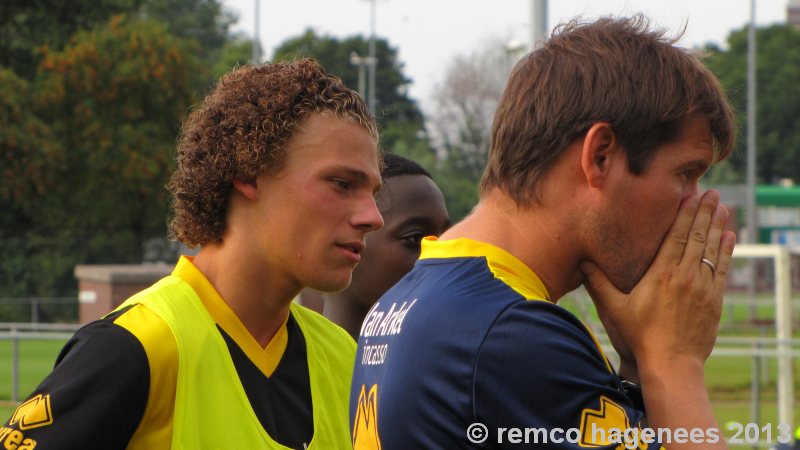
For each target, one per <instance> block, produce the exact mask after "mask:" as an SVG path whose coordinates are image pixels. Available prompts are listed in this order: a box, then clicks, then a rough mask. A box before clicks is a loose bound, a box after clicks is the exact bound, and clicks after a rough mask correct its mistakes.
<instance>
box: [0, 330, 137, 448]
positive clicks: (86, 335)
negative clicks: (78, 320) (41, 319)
mask: <svg viewBox="0 0 800 450" xmlns="http://www.w3.org/2000/svg"><path fill="white" fill-rule="evenodd" d="M149 383H150V371H149V366H148V360H147V355H146V353H145V351H144V348H143V347H142V344H141V343H140V342H139V340H138V339H137V338H136V337H135V336H134V335H133V334H131V333H130V332H129V331H127V330H126V329H124V328H122V327H120V326H118V325H115V324H113V323H112V321H111V320H108V319H104V320H100V321H97V322H93V323H92V324H89V325H87V326H86V327H84V328H82V329H81V330H79V331H78V332H77V333H76V334H75V335H74V336H73V337H72V338H71V339H70V340H69V341H68V342H67V344H66V345H65V346H64V348H63V349H62V350H61V353H60V354H59V356H58V358H57V360H56V364H55V367H54V369H53V371H52V372H51V373H50V375H48V376H47V378H45V379H44V381H42V383H41V384H40V385H39V386H38V387H37V388H36V390H35V391H34V392H33V394H31V396H30V397H28V399H27V400H26V401H25V402H23V403H22V404H21V405H20V407H19V408H17V410H16V411H15V412H14V413H13V415H12V417H11V418H10V419H9V420H8V421H7V422H6V425H5V427H4V428H3V429H2V431H0V444H4V445H5V448H15V447H13V444H16V445H18V447H16V448H17V449H18V450H23V449H26V448H31V449H32V448H34V447H35V448H36V449H38V450H47V449H59V450H67V449H105V450H113V449H124V448H125V447H126V446H127V444H128V441H129V440H130V438H131V436H132V435H133V433H134V432H135V431H136V428H137V426H138V425H139V422H140V421H141V419H142V415H143V413H144V410H145V406H146V404H147V396H148V392H149Z"/></svg>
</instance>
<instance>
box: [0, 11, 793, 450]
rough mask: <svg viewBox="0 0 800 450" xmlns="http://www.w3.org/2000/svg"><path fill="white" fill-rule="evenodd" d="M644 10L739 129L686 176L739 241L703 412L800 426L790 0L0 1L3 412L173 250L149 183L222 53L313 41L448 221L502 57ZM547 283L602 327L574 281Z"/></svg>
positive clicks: (154, 185) (224, 57) (478, 163)
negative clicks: (582, 23)
mask: <svg viewBox="0 0 800 450" xmlns="http://www.w3.org/2000/svg"><path fill="white" fill-rule="evenodd" d="M640 11H641V12H643V13H645V14H646V15H647V16H649V17H650V18H651V19H652V21H653V24H654V26H656V27H663V28H667V29H668V30H670V34H672V35H678V34H680V33H681V31H682V30H683V38H682V39H681V41H680V43H681V45H683V46H685V47H689V48H695V49H698V50H702V51H704V52H705V54H706V61H707V64H708V66H709V67H710V68H711V69H712V70H713V71H714V72H715V73H716V74H717V76H718V77H719V78H720V80H721V81H722V83H723V85H724V86H725V88H726V90H727V92H728V94H729V96H730V98H731V101H732V102H733V104H734V106H735V108H736V111H737V119H738V123H739V125H740V134H739V136H738V144H737V149H736V151H735V152H734V154H733V156H732V157H731V158H730V160H729V161H727V162H725V163H722V164H719V165H717V166H715V167H714V168H713V169H712V170H711V171H710V172H709V174H708V175H706V177H705V178H704V180H703V182H704V184H705V187H713V188H715V189H718V190H720V192H721V194H722V197H723V201H725V202H726V203H727V204H728V205H729V206H730V208H731V209H732V211H733V212H734V214H733V220H731V223H730V224H729V226H730V228H731V229H733V230H734V231H736V232H737V234H738V235H739V242H740V243H744V244H746V245H744V246H740V247H741V249H742V250H741V251H739V250H738V249H737V252H738V254H737V258H736V264H735V270H734V273H733V276H732V279H731V283H730V289H729V293H728V294H727V295H726V307H725V312H724V315H723V319H722V324H721V337H720V340H719V342H718V349H716V350H715V352H714V354H712V357H711V358H710V359H709V363H708V385H709V388H710V389H711V393H712V398H713V402H714V405H715V408H716V409H717V414H718V418H719V419H720V423H722V424H724V423H726V422H728V421H738V422H740V423H742V424H745V423H748V422H753V423H757V424H759V426H762V425H768V424H772V425H775V426H774V427H773V429H772V439H771V441H772V443H771V444H773V445H774V443H775V440H776V439H775V438H776V436H777V434H778V430H777V424H778V422H779V421H780V420H785V421H788V422H789V423H787V426H790V427H791V430H792V432H794V430H795V429H796V428H797V426H798V425H800V423H798V420H799V419H798V418H800V411H799V410H798V394H797V393H798V392H800V382H798V380H797V378H798V377H797V376H796V374H797V373H798V369H800V340H799V339H798V338H799V337H800V334H798V332H797V331H796V330H799V329H800V319H799V318H798V317H799V316H798V311H800V294H798V289H800V256H798V255H800V187H798V186H797V185H796V184H795V183H796V182H797V181H798V178H800V1H797V0H792V1H787V0H758V1H755V0H749V1H746V0H733V1H731V0H709V1H703V2H698V1H690V0H685V1H684V0H673V1H670V2H664V1H655V0H653V1H645V0H639V1H575V0H560V1H557V2H549V3H548V2H547V1H545V0H495V1H491V2H489V1H485V0H483V1H480V0H337V1H330V0H327V1H326V0H292V1H288V0H70V1H64V0H3V1H2V2H1V3H0V361H2V364H0V405H5V408H6V409H0V412H6V411H8V412H10V411H11V410H13V407H14V406H15V405H16V402H17V401H18V400H19V398H20V397H21V396H24V395H27V393H28V392H30V390H31V389H33V387H35V386H36V385H37V384H38V383H39V381H40V380H41V379H42V377H44V376H45V375H46V374H47V373H48V372H49V370H50V369H51V368H52V364H53V361H54V359H55V355H56V354H57V352H58V349H59V348H60V346H61V345H62V344H63V342H64V340H65V339H66V338H68V337H69V336H70V335H71V333H72V332H74V330H75V327H76V326H77V325H76V324H79V323H82V322H87V321H89V320H92V319H95V318H98V317H100V316H101V315H103V314H105V313H106V312H108V311H109V310H110V309H111V308H113V307H114V306H115V305H116V304H118V303H119V302H121V301H122V300H124V299H125V298H126V297H127V296H128V295H130V294H131V293H133V292H135V291H136V290H138V289H139V288H141V287H142V286H146V285H148V284H149V283H151V282H152V281H154V280H155V279H157V278H159V277H160V276H163V275H164V274H166V273H169V271H170V270H171V265H172V264H173V263H174V261H175V259H176V257H177V255H178V254H180V253H182V252H183V253H186V252H191V250H189V249H186V248H183V247H182V246H180V245H179V244H177V243H175V242H172V241H169V240H168V239H167V238H166V223H167V218H168V214H169V212H168V197H167V193H166V190H165V189H164V185H165V183H166V181H167V179H168V176H169V174H170V172H171V170H172V168H173V164H174V163H173V151H174V147H175V142H176V138H177V136H178V134H179V130H180V123H181V119H182V118H183V117H184V116H185V115H186V113H187V112H188V111H189V110H191V108H192V105H194V104H196V103H197V102H198V101H200V100H201V99H202V98H203V96H204V95H205V94H206V93H207V92H208V91H209V90H210V89H211V88H212V87H213V85H214V83H215V80H216V79H217V78H218V77H219V76H220V75H222V74H224V73H225V72H227V71H229V70H231V68H233V67H235V66H237V65H242V64H251V63H254V62H255V63H261V62H268V61H277V60H287V59H294V58H297V57H301V56H310V57H313V58H316V59H317V60H319V61H320V62H321V63H322V64H323V65H325V66H326V68H327V69H328V70H329V71H331V72H333V73H335V74H337V75H339V76H340V77H341V78H342V79H343V80H344V81H345V83H346V84H348V85H349V86H351V87H353V88H356V89H358V91H359V92H360V93H361V94H362V95H363V96H364V97H365V99H367V101H368V103H369V105H370V108H371V109H372V110H373V112H374V113H375V115H376V117H377V118H378V122H379V124H380V129H381V146H382V148H383V149H384V150H385V151H388V152H396V153H399V154H403V155H405V156H408V157H410V158H412V159H415V160H417V161H419V162H420V163H421V164H423V165H424V166H426V168H428V169H429V170H430V171H431V172H432V173H433V175H434V178H435V179H436V181H437V182H438V184H439V185H440V186H441V187H442V190H443V191H444V193H445V196H446V199H447V206H448V209H449V211H450V214H451V216H452V218H453V219H454V221H455V220H458V219H460V218H461V217H463V216H464V215H466V214H467V213H469V211H470V209H471V207H472V206H473V205H474V204H475V202H476V200H477V188H476V187H477V183H478V180H479V178H480V176H481V173H482V168H483V165H484V163H485V159H486V151H487V148H488V143H489V131H490V127H491V121H492V117H493V114H494V109H495V107H496V104H497V101H498V99H499V97H500V94H501V92H502V90H503V87H504V85H505V80H506V78H507V76H508V73H509V71H510V69H511V68H512V67H513V65H514V63H515V62H516V61H517V60H518V59H519V58H520V57H521V56H523V55H524V54H526V53H527V52H529V51H530V50H531V49H533V48H535V47H536V46H537V45H538V44H539V43H541V41H542V40H543V39H546V37H547V36H548V35H549V33H550V32H551V30H552V29H553V27H554V26H557V25H558V23H561V22H563V21H565V20H569V19H571V18H573V17H576V16H582V18H583V19H587V20H590V19H592V18H594V17H598V16H601V15H609V14H614V15H630V14H633V13H636V12H640ZM576 101H580V99H576ZM563 304H564V305H565V306H566V307H568V308H570V309H571V310H573V312H575V313H576V314H578V315H579V316H580V317H581V318H582V319H584V320H585V321H586V322H587V323H588V324H590V327H591V328H593V329H594V330H595V332H596V333H597V334H598V335H599V336H600V338H601V341H603V340H604V339H605V338H604V337H603V332H602V329H601V327H600V326H599V322H597V320H596V315H595V314H594V309H593V307H592V305H591V301H590V300H588V299H587V298H586V296H585V295H584V294H583V293H582V292H580V291H577V292H575V293H573V295H571V296H570V297H568V298H567V299H565V300H564V302H563ZM604 342H605V341H604ZM609 356H610V357H611V358H612V360H613V359H614V357H615V355H614V354H613V350H612V349H610V347H609ZM6 415H8V414H6ZM727 435H730V434H727ZM758 440H760V441H761V447H764V448H766V447H769V446H770V443H769V442H767V441H768V439H767V436H766V434H765V431H764V429H762V428H759V439H758Z"/></svg>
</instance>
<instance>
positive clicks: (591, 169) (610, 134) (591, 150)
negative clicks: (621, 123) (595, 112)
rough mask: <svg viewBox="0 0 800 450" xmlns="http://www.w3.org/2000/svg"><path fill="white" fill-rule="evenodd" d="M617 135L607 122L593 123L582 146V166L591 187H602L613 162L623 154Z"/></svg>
mask: <svg viewBox="0 0 800 450" xmlns="http://www.w3.org/2000/svg"><path fill="white" fill-rule="evenodd" d="M622 153H623V152H622V148H621V147H620V145H619V141H618V140H617V136H616V134H615V133H614V130H613V129H612V128H611V124H609V123H607V122H597V123H595V124H593V125H592V126H591V127H590V128H589V131H587V132H586V137H585V138H584V139H583V146H582V147H581V168H582V169H583V174H584V176H585V177H586V181H587V182H588V183H589V186H591V187H600V186H601V185H602V184H603V183H604V182H605V180H606V179H607V178H608V175H609V173H610V171H611V163H612V162H613V161H614V160H615V159H617V157H618V156H619V155H620V154H622Z"/></svg>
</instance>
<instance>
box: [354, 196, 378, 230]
mask: <svg viewBox="0 0 800 450" xmlns="http://www.w3.org/2000/svg"><path fill="white" fill-rule="evenodd" d="M352 222H353V226H354V227H356V228H360V229H362V230H364V231H366V232H370V231H375V230H377V229H379V228H381V227H382V226H383V216H381V212H380V211H379V210H378V204H377V203H375V197H373V196H372V195H368V196H366V197H365V198H364V200H363V201H361V202H360V203H359V207H358V208H357V210H356V212H355V214H353V219H352Z"/></svg>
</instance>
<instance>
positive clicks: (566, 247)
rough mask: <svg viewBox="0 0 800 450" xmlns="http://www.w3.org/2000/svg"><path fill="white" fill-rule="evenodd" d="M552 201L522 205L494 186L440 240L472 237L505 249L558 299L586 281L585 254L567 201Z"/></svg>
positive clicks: (551, 296) (554, 299)
mask: <svg viewBox="0 0 800 450" xmlns="http://www.w3.org/2000/svg"><path fill="white" fill-rule="evenodd" d="M550 203H551V204H548V203H547V202H537V203H536V204H534V205H532V206H525V207H520V206H518V205H517V204H516V203H515V202H514V201H513V200H512V199H511V198H510V197H508V196H507V195H506V194H505V193H503V192H502V191H501V190H500V189H497V188H495V189H493V190H492V191H491V192H489V193H488V194H487V195H486V196H485V197H484V198H482V199H481V201H480V203H479V204H478V206H476V207H475V210H474V211H473V212H472V214H470V215H469V216H468V217H467V218H466V219H464V220H463V221H462V222H460V223H458V224H456V225H454V226H453V227H452V228H450V230H448V231H447V232H446V233H444V234H443V235H442V237H441V238H440V239H442V240H445V239H457V238H470V239H475V240H477V241H481V242H485V243H487V244H491V245H494V246H496V247H499V248H502V249H503V250H505V251H507V252H508V253H510V254H512V255H514V256H515V257H516V258H517V259H519V260H520V261H522V262H523V263H524V264H525V265H526V266H528V267H529V268H530V269H531V270H533V272H534V273H536V275H537V276H538V277H539V278H540V279H541V280H542V282H543V283H544V285H545V287H546V288H547V291H548V293H549V294H550V298H551V299H552V300H553V301H554V302H557V301H558V299H559V298H561V297H562V296H564V295H565V294H567V293H568V292H570V291H572V290H573V289H575V288H577V287H578V286H579V285H580V284H581V281H582V275H581V272H580V270H579V268H578V264H579V263H580V259H581V258H580V255H579V253H578V251H577V249H578V246H577V243H576V241H577V239H575V236H572V235H571V233H569V232H568V231H570V230H572V229H573V228H572V225H573V224H570V223H569V220H568V215H567V214H565V213H563V208H562V206H563V205H562V204H560V203H559V202H550Z"/></svg>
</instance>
